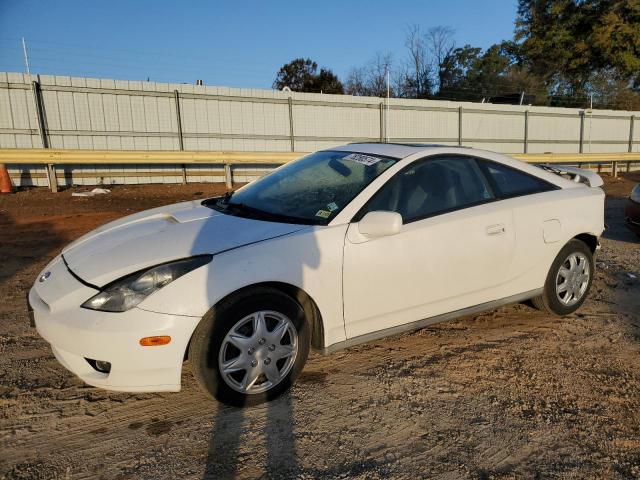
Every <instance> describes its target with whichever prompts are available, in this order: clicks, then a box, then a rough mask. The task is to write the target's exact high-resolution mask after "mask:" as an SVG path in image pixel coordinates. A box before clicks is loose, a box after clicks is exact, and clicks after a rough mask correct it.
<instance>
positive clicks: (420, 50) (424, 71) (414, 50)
mask: <svg viewBox="0 0 640 480" xmlns="http://www.w3.org/2000/svg"><path fill="white" fill-rule="evenodd" d="M404 44H405V46H406V47H407V50H408V51H409V61H408V63H409V68H407V69H406V70H408V71H410V72H411V75H409V74H408V72H407V74H406V75H405V77H404V80H403V81H402V83H403V84H404V85H405V96H407V97H413V98H426V97H427V96H428V95H429V94H430V93H431V82H430V79H429V58H428V50H427V44H426V37H425V36H424V35H423V34H422V32H421V31H420V27H419V26H418V25H415V24H414V25H411V26H409V28H408V30H407V36H406V39H405V41H404Z"/></svg>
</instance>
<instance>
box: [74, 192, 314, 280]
mask: <svg viewBox="0 0 640 480" xmlns="http://www.w3.org/2000/svg"><path fill="white" fill-rule="evenodd" d="M304 228H308V226H306V225H294V224H287V223H275V222H266V221H262V220H253V219H248V218H242V217H236V216H232V215H227V214H224V213H221V212H218V211H216V210H213V209H211V208H209V207H205V206H203V205H202V204H201V202H199V201H194V202H183V203H177V204H175V205H169V206H166V207H160V208H154V209H152V210H146V211H144V212H140V213H136V214H134V215H129V216H128V217H124V218H122V219H120V220H116V221H114V222H110V223H107V224H105V225H103V226H102V227H100V228H97V229H96V230H93V231H91V232H89V233H88V234H86V235H84V236H83V237H80V238H79V239H78V240H76V241H75V242H73V243H72V244H70V245H68V246H67V247H66V248H65V249H64V250H63V251H62V256H63V258H64V260H65V262H66V263H67V266H68V267H69V269H70V270H71V271H72V272H73V273H74V274H75V275H77V276H78V277H80V278H81V279H82V280H83V281H85V282H87V283H90V284H92V285H96V286H103V285H105V284H107V283H109V282H112V281H114V280H116V279H118V278H120V277H123V276H125V275H128V274H130V273H133V272H136V271H138V270H142V269H144V268H148V267H152V266H154V265H158V264H160V263H164V262H169V261H172V260H177V259H180V258H185V257H190V256H192V255H201V254H214V255H215V254H217V253H221V252H224V251H226V250H231V249H234V248H238V247H242V246H244V245H249V244H251V243H256V242H261V241H263V240H268V239H270V238H275V237H279V236H282V235H287V234H289V233H293V232H296V231H298V230H302V229H304Z"/></svg>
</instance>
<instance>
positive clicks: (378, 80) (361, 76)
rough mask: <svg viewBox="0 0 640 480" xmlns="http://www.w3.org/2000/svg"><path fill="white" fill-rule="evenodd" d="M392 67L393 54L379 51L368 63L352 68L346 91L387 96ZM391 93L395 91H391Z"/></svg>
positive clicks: (348, 92) (361, 94) (360, 94)
mask: <svg viewBox="0 0 640 480" xmlns="http://www.w3.org/2000/svg"><path fill="white" fill-rule="evenodd" d="M392 69H393V56H392V55H391V54H390V53H381V52H378V53H376V56H375V57H374V58H372V59H371V60H370V61H369V62H368V63H367V64H365V65H363V66H362V67H357V68H354V69H352V70H351V72H350V73H349V76H348V77H347V82H346V86H345V91H346V93H347V94H349V95H359V96H371V97H386V96H387V72H388V73H389V75H392ZM391 95H392V96H393V95H394V93H393V92H391Z"/></svg>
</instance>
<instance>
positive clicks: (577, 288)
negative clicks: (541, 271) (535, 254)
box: [532, 239, 594, 315]
mask: <svg viewBox="0 0 640 480" xmlns="http://www.w3.org/2000/svg"><path fill="white" fill-rule="evenodd" d="M593 274H594V262H593V254H592V253H591V249H590V248H589V247H588V246H587V245H586V244H585V243H584V242H581V241H580V240H575V239H573V240H571V241H570V242H569V243H567V244H566V245H565V246H564V247H563V248H562V250H560V253H558V256H557V257H556V259H555V260H554V261H553V264H552V265H551V269H550V270H549V273H548V275H547V280H546V282H545V285H544V290H543V292H542V294H541V295H539V296H537V297H535V298H533V299H532V302H533V304H534V305H535V306H536V307H537V308H538V309H539V310H542V311H546V312H548V313H554V314H556V315H569V314H570V313H573V312H575V311H576V310H577V309H578V308H580V306H581V305H582V304H583V303H584V301H585V299H586V297H587V293H588V292H589V288H590V287H591V283H592V281H593Z"/></svg>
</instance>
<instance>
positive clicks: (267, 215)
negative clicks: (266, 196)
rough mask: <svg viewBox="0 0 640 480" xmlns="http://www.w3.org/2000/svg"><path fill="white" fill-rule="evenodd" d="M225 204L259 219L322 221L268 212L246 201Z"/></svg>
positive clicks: (306, 223) (316, 223)
mask: <svg viewBox="0 0 640 480" xmlns="http://www.w3.org/2000/svg"><path fill="white" fill-rule="evenodd" d="M225 206H226V208H227V209H229V208H231V209H234V210H236V211H237V212H244V213H247V214H249V215H250V216H251V217H253V218H255V219H259V220H269V221H272V222H282V223H298V224H303V225H319V224H320V222H318V221H316V220H313V219H309V218H302V217H294V216H292V215H286V214H283V213H273V212H266V211H264V210H260V209H259V208H256V207H250V206H249V205H246V204H244V203H235V202H234V203H231V202H229V203H226V204H225Z"/></svg>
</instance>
